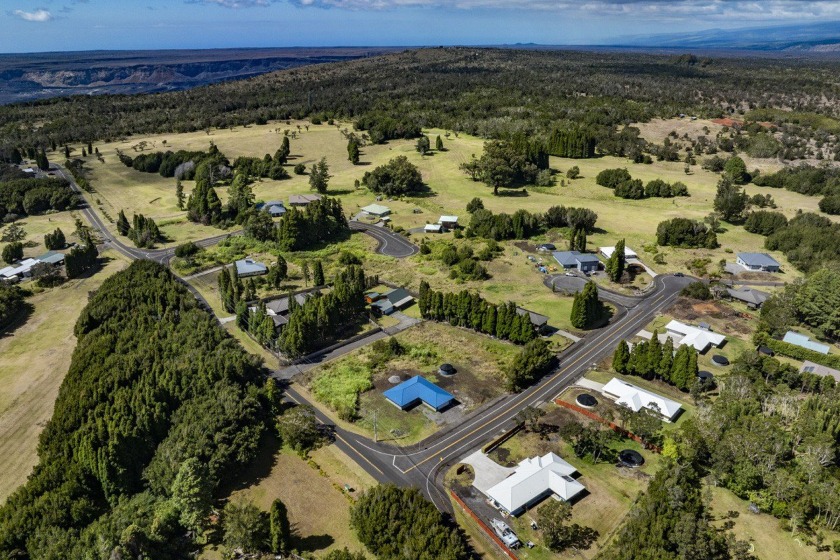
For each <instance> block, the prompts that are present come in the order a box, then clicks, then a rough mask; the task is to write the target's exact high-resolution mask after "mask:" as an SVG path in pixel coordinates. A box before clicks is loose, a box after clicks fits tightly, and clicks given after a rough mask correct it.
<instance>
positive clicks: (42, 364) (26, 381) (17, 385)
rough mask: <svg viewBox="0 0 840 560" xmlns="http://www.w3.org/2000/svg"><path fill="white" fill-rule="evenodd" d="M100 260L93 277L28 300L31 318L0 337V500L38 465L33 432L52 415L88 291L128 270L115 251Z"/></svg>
mask: <svg viewBox="0 0 840 560" xmlns="http://www.w3.org/2000/svg"><path fill="white" fill-rule="evenodd" d="M102 258H103V259H105V260H106V261H107V264H106V265H105V266H104V268H102V269H101V270H99V271H97V272H96V273H94V274H92V275H90V276H85V277H82V278H76V279H74V280H70V281H68V282H66V283H64V284H62V285H61V286H57V287H55V288H50V289H48V290H44V291H42V292H41V293H37V294H35V295H33V296H32V297H30V298H29V299H28V300H27V301H28V302H29V303H30V304H31V305H32V306H33V310H32V314H31V315H30V316H29V317H28V318H26V319H25V321H22V322H21V323H20V324H18V325H16V326H12V327H10V328H9V329H7V331H6V332H5V333H4V334H3V335H2V337H0V501H4V500H5V499H6V498H7V497H8V496H9V494H11V493H12V492H13V491H14V490H15V489H16V488H17V487H18V486H20V485H21V484H23V483H24V482H25V481H26V478H27V477H28V476H29V473H30V472H31V470H32V467H34V466H35V464H36V463H37V461H38V456H37V454H36V447H37V444H38V434H40V433H41V430H42V429H43V428H44V424H45V423H46V422H47V420H49V418H50V417H51V416H52V410H53V404H54V403H55V399H56V396H57V395H58V388H59V386H60V385H61V382H62V380H63V379H64V375H65V374H66V373H67V368H68V367H69V365H70V356H71V355H72V353H73V348H74V347H75V345H76V337H75V336H74V335H73V328H74V327H75V324H76V318H77V317H78V316H79V313H80V312H81V310H82V308H83V307H84V306H85V304H87V301H88V293H90V292H92V291H94V290H96V289H97V288H98V287H99V286H100V285H101V284H102V282H103V281H104V280H105V279H106V278H108V277H109V276H111V275H112V274H114V273H115V272H117V271H118V270H122V269H123V268H125V267H126V266H127V263H126V261H125V260H123V259H122V258H121V257H120V255H119V254H118V253H116V252H115V251H106V252H104V253H103V255H102Z"/></svg>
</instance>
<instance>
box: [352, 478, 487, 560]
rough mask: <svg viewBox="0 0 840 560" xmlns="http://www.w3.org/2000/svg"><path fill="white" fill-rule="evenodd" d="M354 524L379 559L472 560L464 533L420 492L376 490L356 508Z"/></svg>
mask: <svg viewBox="0 0 840 560" xmlns="http://www.w3.org/2000/svg"><path fill="white" fill-rule="evenodd" d="M350 524H351V525H352V527H353V529H354V530H355V531H356V535H357V536H358V537H359V540H360V541H361V542H362V544H364V545H365V547H367V549H368V550H369V551H370V552H371V553H373V554H374V555H376V557H377V558H388V559H391V560H442V559H446V560H467V559H468V558H470V557H471V554H470V549H469V547H468V545H467V543H466V541H465V540H464V536H463V533H462V532H461V531H460V530H459V529H458V527H457V526H455V525H453V524H452V523H451V522H448V521H447V520H446V519H444V517H443V515H442V514H441V513H440V512H439V511H438V509H437V508H436V507H435V506H434V504H432V503H431V502H430V501H428V500H427V499H426V498H424V497H423V495H422V494H421V493H420V491H419V490H418V489H417V488H397V487H396V486H394V485H392V484H385V485H379V486H374V487H373V488H371V489H370V490H367V491H365V492H364V493H363V494H362V495H361V496H360V497H359V499H358V500H357V501H356V503H355V504H354V505H353V506H352V508H351V510H350Z"/></svg>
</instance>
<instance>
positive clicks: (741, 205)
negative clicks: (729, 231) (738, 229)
mask: <svg viewBox="0 0 840 560" xmlns="http://www.w3.org/2000/svg"><path fill="white" fill-rule="evenodd" d="M749 205H750V197H749V195H748V194H747V193H746V192H744V189H743V188H742V187H739V186H738V185H737V184H736V183H735V182H734V181H732V180H731V179H730V178H729V177H721V179H720V181H718V184H717V192H716V193H715V200H714V208H715V212H717V213H718V214H719V215H720V217H721V218H722V219H724V220H726V221H727V222H729V223H731V224H737V223H741V222H742V221H743V220H744V212H746V211H747V209H748V208H749Z"/></svg>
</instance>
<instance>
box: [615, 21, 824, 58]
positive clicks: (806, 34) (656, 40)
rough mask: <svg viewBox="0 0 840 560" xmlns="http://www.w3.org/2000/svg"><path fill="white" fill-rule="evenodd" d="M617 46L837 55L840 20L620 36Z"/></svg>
mask: <svg viewBox="0 0 840 560" xmlns="http://www.w3.org/2000/svg"><path fill="white" fill-rule="evenodd" d="M611 44H612V45H614V46H629V47H657V48H668V47H670V48H706V49H739V50H759V51H799V52H814V53H819V52H838V51H840V21H827V22H819V23H807V24H790V25H779V26H771V27H745V28H739V29H706V30H703V31H696V32H687V33H665V34H657V35H644V36H642V35H633V36H626V37H618V38H616V40H615V41H613V42H611Z"/></svg>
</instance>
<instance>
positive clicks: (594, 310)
mask: <svg viewBox="0 0 840 560" xmlns="http://www.w3.org/2000/svg"><path fill="white" fill-rule="evenodd" d="M606 316H607V307H606V306H605V305H604V304H603V303H601V300H600V299H598V286H597V285H596V284H595V282H592V281H591V280H590V281H589V282H587V283H586V285H585V286H584V287H583V289H582V290H581V291H580V292H578V293H576V294H575V298H574V301H573V302H572V314H571V322H572V326H573V327H575V328H576V329H591V328H592V327H595V326H598V325H600V324H601V323H602V322H603V321H604V319H605V318H606Z"/></svg>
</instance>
